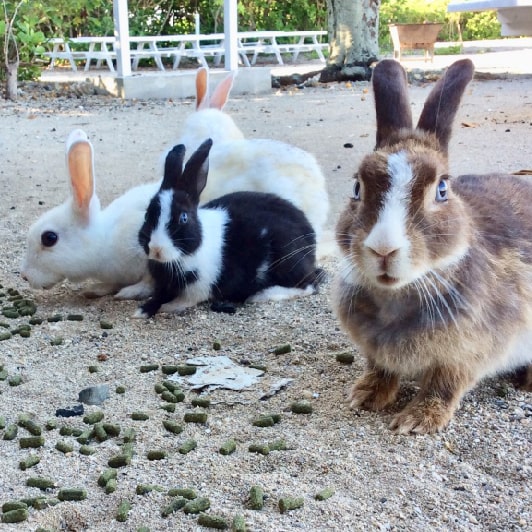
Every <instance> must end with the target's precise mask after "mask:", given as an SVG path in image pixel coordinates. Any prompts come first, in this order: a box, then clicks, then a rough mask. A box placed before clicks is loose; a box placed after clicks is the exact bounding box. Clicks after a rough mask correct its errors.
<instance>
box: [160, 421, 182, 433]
mask: <svg viewBox="0 0 532 532" xmlns="http://www.w3.org/2000/svg"><path fill="white" fill-rule="evenodd" d="M163 427H164V428H165V429H166V430H167V431H168V432H171V433H172V434H181V433H182V432H183V426H182V425H180V424H179V423H176V422H175V421H173V420H171V419H164V420H163Z"/></svg>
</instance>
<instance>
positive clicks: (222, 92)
mask: <svg viewBox="0 0 532 532" xmlns="http://www.w3.org/2000/svg"><path fill="white" fill-rule="evenodd" d="M234 79H235V75H234V72H230V73H229V74H228V75H227V76H226V77H225V78H224V79H223V80H222V81H220V83H219V84H218V86H217V87H216V88H215V89H214V92H213V94H212V96H211V98H210V101H209V107H210V108H211V109H219V110H220V111H221V110H222V109H223V108H224V106H225V104H226V103H227V100H228V99H229V93H230V92H231V89H232V88H233V81H234Z"/></svg>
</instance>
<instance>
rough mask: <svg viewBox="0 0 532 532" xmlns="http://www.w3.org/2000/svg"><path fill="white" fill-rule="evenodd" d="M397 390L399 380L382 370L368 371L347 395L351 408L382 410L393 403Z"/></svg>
mask: <svg viewBox="0 0 532 532" xmlns="http://www.w3.org/2000/svg"><path fill="white" fill-rule="evenodd" d="M398 390H399V378H398V377H397V376H396V375H392V374H390V373H387V372H386V371H384V370H380V369H373V370H368V371H366V372H365V373H364V375H362V377H360V379H358V380H357V381H356V382H355V384H354V385H353V387H352V388H351V391H350V393H349V398H348V399H349V405H350V407H351V408H358V407H361V408H365V409H367V410H382V409H383V408H385V407H386V406H388V405H389V404H390V403H393V401H394V400H395V398H396V396H397V391H398Z"/></svg>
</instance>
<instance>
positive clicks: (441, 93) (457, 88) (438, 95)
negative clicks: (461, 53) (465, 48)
mask: <svg viewBox="0 0 532 532" xmlns="http://www.w3.org/2000/svg"><path fill="white" fill-rule="evenodd" d="M473 72H474V66H473V63H472V62H471V60H470V59H461V60H460V61H456V62H455V63H453V64H452V65H451V66H450V67H449V68H447V70H446V71H445V73H444V74H443V76H442V77H441V78H440V79H439V80H438V81H437V83H436V85H435V86H434V88H433V89H432V91H431V92H430V94H429V96H428V98H427V101H426V102H425V106H424V107H423V111H422V112H421V116H420V117H419V122H418V124H417V127H418V129H421V130H423V131H430V132H432V133H434V134H435V135H436V137H437V138H438V140H439V141H440V146H441V149H442V151H443V152H444V153H447V149H448V146H449V138H450V136H451V129H452V126H453V121H454V117H455V116H456V112H457V111H458V106H459V105H460V100H461V99H462V95H463V94H464V91H465V88H466V87H467V84H468V83H469V82H470V81H471V80H472V79H473Z"/></svg>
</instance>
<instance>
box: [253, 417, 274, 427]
mask: <svg viewBox="0 0 532 532" xmlns="http://www.w3.org/2000/svg"><path fill="white" fill-rule="evenodd" d="M274 425H275V421H274V420H273V417H272V416H260V417H258V418H256V419H254V420H253V426H254V427H273V426H274Z"/></svg>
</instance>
